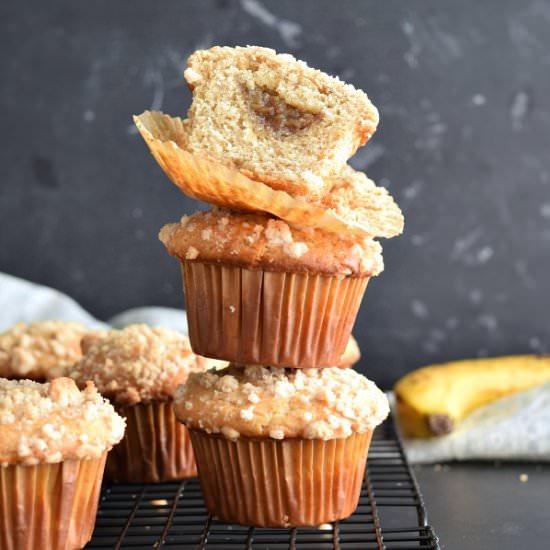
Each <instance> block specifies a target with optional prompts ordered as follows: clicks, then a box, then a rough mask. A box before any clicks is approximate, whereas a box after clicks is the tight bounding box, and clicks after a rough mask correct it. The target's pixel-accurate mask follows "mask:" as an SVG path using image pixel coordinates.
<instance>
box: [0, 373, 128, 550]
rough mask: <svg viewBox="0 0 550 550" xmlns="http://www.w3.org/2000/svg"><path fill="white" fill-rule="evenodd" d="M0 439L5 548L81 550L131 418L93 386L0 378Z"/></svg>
mask: <svg viewBox="0 0 550 550" xmlns="http://www.w3.org/2000/svg"><path fill="white" fill-rule="evenodd" d="M0 434H1V437H0V496H1V497H2V498H0V548H2V549H3V550H36V549H37V548H40V549H41V550H74V549H76V548H82V547H83V546H84V545H85V544H86V543H87V542H88V541H89V540H90V537H91V535H92V530H93V527H94V523H95V516H96V511H97V504H98V499H99V490H100V487H101V480H102V477H103V470H104V467H105V458H106V456H107V452H108V451H109V449H111V447H112V446H113V445H115V444H116V443H118V442H119V441H120V440H121V438H122V436H123V434H124V420H123V419H122V418H121V417H120V416H119V415H118V414H116V412H115V410H114V409H113V407H112V405H111V404H109V403H108V402H107V401H106V400H105V399H103V398H102V397H101V396H100V395H99V393H98V392H97V390H96V388H95V387H94V385H93V384H92V383H89V384H87V385H86V387H85V389H84V390H83V391H82V392H80V391H79V390H78V388H77V387H76V385H75V383H74V382H73V381H72V380H71V379H70V378H57V379H55V380H53V381H52V382H50V383H47V384H39V383H37V382H32V381H29V380H21V381H15V380H6V379H0Z"/></svg>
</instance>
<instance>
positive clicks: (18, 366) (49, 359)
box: [0, 321, 86, 381]
mask: <svg viewBox="0 0 550 550" xmlns="http://www.w3.org/2000/svg"><path fill="white" fill-rule="evenodd" d="M85 332H86V329H85V328H84V326H83V325H81V324H80V323H74V322H69V321H37V322H34V323H30V324H26V323H17V324H16V325H14V326H13V327H12V328H10V329H9V330H7V331H6V332H3V333H2V334H0V377H3V378H30V379H34V380H40V381H42V380H49V379H52V378H57V377H58V376H62V375H63V374H64V373H65V371H66V369H67V368H68V367H71V366H72V365H74V364H75V363H76V362H77V361H78V360H79V359H80V357H81V356H82V352H81V350H80V341H81V339H82V337H83V335H84V334H85Z"/></svg>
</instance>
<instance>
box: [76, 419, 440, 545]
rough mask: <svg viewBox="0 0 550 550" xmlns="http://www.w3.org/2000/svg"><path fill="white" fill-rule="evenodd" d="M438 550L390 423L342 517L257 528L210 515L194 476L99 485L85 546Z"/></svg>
mask: <svg viewBox="0 0 550 550" xmlns="http://www.w3.org/2000/svg"><path fill="white" fill-rule="evenodd" d="M161 547H166V548H181V549H205V550H222V549H223V550H232V549H233V550H237V549H239V550H240V549H253V550H260V549H261V550H268V549H269V550H283V549H284V550H287V549H290V550H324V549H327V550H328V549H333V550H348V549H349V550H352V549H361V550H369V549H385V550H412V549H419V548H420V549H424V550H426V549H438V548H439V544H438V541H437V537H436V536H435V534H434V532H433V530H432V528H431V527H430V526H429V525H428V523H427V518H426V510H425V508H424V503H423V501H422V496H421V494H420V492H419V490H418V486H417V483H416V480H415V478H414V475H413V473H412V471H411V469H410V467H409V465H408V463H407V460H406V458H405V455H404V453H403V449H402V446H401V443H400V441H399V437H398V435H397V433H396V431H395V428H394V426H393V423H392V421H391V420H387V421H386V422H385V423H384V424H383V425H382V426H380V427H379V428H378V429H377V430H376V432H375V435H374V438H373V441H372V444H371V448H370V450H369V457H368V463H367V473H366V475H365V481H364V484H363V489H362V492H361V498H360V501H359V506H358V508H357V510H356V511H355V513H354V514H353V515H352V516H351V517H349V518H348V519H346V520H343V521H339V522H335V523H330V524H325V525H321V526H319V527H311V528H302V527H300V528H297V529H263V528H262V529H260V528H254V527H243V526H240V525H230V524H226V523H222V522H219V521H217V520H215V519H213V518H212V517H211V516H210V515H209V514H208V512H207V511H206V508H205V507H204V503H203V500H202V497H201V491H200V487H199V483H198V481H197V479H196V478H194V479H189V480H185V481H183V482H181V483H180V482H176V483H162V484H150V485H111V486H106V487H104V488H103V491H102V494H101V501H100V505H99V511H98V514H97V523H96V527H95V531H94V534H93V537H92V540H91V541H90V543H89V545H88V546H87V547H86V548H87V549H88V550H97V549H105V548H114V549H118V548H133V549H135V550H141V549H143V550H145V549H151V548H161Z"/></svg>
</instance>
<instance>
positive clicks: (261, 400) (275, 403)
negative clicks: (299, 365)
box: [174, 366, 389, 440]
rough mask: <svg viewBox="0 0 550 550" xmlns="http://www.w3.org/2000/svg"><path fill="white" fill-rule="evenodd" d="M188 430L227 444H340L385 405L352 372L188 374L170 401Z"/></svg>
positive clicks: (252, 369) (250, 369)
mask: <svg viewBox="0 0 550 550" xmlns="http://www.w3.org/2000/svg"><path fill="white" fill-rule="evenodd" d="M174 408H175V412H176V416H177V417H178V419H179V420H180V421H181V422H183V423H184V424H186V425H187V427H189V428H195V429H200V430H204V431H206V432H207V433H220V434H222V435H224V436H225V437H227V438H229V439H236V438H238V437H240V436H244V437H271V438H273V439H284V438H292V437H301V438H305V439H323V440H328V439H335V438H344V437H348V436H350V435H352V434H353V433H355V432H364V431H366V430H369V429H372V428H374V427H375V426H377V425H378V424H380V423H381V422H382V421H383V420H384V419H385V418H386V416H387V415H388V413H389V406H388V400H387V398H386V396H385V395H384V393H383V392H382V391H380V390H379V389H378V388H377V387H376V385H375V384H374V383H373V382H371V381H370V380H367V378H365V377H364V376H362V375H361V374H359V373H358V372H356V371H354V370H352V369H341V368H338V367H329V368H325V369H284V368H275V367H261V366H247V367H244V368H243V367H237V366H230V367H228V368H227V369H224V370H221V371H220V370H218V371H213V370H209V371H207V372H203V373H194V374H191V375H190V376H189V379H188V381H187V383H186V384H185V385H184V386H180V387H179V388H178V390H177V391H176V395H175V398H174Z"/></svg>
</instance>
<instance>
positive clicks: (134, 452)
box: [105, 401, 197, 483]
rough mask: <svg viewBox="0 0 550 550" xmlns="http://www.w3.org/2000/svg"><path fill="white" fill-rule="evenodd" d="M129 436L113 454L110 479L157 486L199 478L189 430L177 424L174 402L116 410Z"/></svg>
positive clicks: (107, 474)
mask: <svg viewBox="0 0 550 550" xmlns="http://www.w3.org/2000/svg"><path fill="white" fill-rule="evenodd" d="M116 408H117V412H118V413H119V414H120V415H121V416H124V417H125V418H126V433H125V435H124V438H123V439H122V441H121V442H120V443H119V444H118V445H116V446H115V447H114V448H113V450H112V451H111V452H110V453H109V456H108V458H107V467H106V470H105V475H106V478H107V479H109V480H110V481H115V482H121V483H154V482H160V481H169V480H172V479H182V478H186V477H192V476H195V475H197V469H196V466H195V458H194V456H193V447H192V445H191V440H190V439H189V433H188V431H187V428H186V427H185V426H184V425H183V424H180V423H179V422H178V421H177V420H176V416H175V414H174V411H173V409H172V401H159V402H152V403H149V404H138V405H132V406H125V407H120V406H118V407H116Z"/></svg>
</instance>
